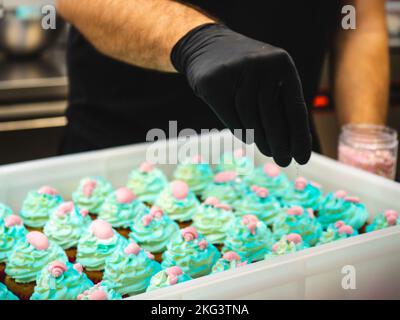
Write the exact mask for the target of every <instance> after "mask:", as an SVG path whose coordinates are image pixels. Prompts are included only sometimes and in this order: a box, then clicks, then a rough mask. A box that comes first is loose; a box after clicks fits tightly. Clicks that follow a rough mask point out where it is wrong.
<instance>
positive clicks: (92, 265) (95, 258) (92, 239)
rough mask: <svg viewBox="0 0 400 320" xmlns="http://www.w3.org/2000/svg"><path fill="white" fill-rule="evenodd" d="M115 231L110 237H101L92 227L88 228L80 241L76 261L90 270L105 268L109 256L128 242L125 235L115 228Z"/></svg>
mask: <svg viewBox="0 0 400 320" xmlns="http://www.w3.org/2000/svg"><path fill="white" fill-rule="evenodd" d="M113 232H114V235H113V236H112V237H111V238H110V239H99V238H97V237H96V236H95V235H94V234H93V232H92V230H91V227H88V228H86V230H85V231H84V233H83V234H82V236H81V238H80V239H79V242H78V253H77V256H76V261H77V262H79V263H81V264H82V265H83V266H84V267H85V269H86V270H89V271H99V270H104V268H105V265H106V260H107V258H109V257H110V256H111V255H112V254H113V253H114V252H115V251H116V250H120V249H121V248H123V247H124V246H125V245H126V244H127V240H126V239H125V238H124V237H122V236H121V235H120V234H119V233H117V232H116V231H115V230H113Z"/></svg>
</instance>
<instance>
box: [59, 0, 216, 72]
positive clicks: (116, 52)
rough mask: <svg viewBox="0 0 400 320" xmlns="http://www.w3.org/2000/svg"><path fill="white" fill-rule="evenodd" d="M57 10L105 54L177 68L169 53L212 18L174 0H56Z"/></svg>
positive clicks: (141, 63) (156, 66)
mask: <svg viewBox="0 0 400 320" xmlns="http://www.w3.org/2000/svg"><path fill="white" fill-rule="evenodd" d="M57 10H58V12H59V13H60V14H61V15H62V16H63V17H64V18H65V19H66V20H67V21H69V22H70V23H71V24H72V25H74V26H75V27H76V28H77V29H78V30H79V31H80V32H82V34H83V35H84V36H85V37H86V38H87V39H88V40H89V41H90V42H91V43H92V44H93V45H94V47H96V49H98V50H99V51H100V52H102V53H103V54H105V55H108V56H110V57H112V58H114V59H118V60H121V61H124V62H126V63H129V64H132V65H135V66H139V67H143V68H149V69H154V70H159V71H167V72H174V71H175V68H174V67H173V65H172V64H171V61H170V53H171V50H172V48H173V47H174V45H175V44H176V43H177V42H178V41H179V39H180V38H182V37H183V36H184V35H185V34H186V33H187V32H189V31H190V30H192V29H193V28H195V27H197V26H199V25H201V24H205V23H209V22H213V20H212V19H211V18H209V17H207V16H206V15H204V14H202V13H201V12H199V11H196V10H195V9H193V8H191V7H189V6H186V5H184V4H181V3H178V2H176V1H172V0H85V1H82V0H57Z"/></svg>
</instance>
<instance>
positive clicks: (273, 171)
mask: <svg viewBox="0 0 400 320" xmlns="http://www.w3.org/2000/svg"><path fill="white" fill-rule="evenodd" d="M264 172H265V174H266V175H267V176H269V177H271V178H275V177H277V176H279V175H280V174H281V169H280V168H279V167H278V166H277V165H276V164H274V163H266V164H265V165H264Z"/></svg>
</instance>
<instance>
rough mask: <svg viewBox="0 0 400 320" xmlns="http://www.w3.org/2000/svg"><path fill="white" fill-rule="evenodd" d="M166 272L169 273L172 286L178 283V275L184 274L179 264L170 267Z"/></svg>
mask: <svg viewBox="0 0 400 320" xmlns="http://www.w3.org/2000/svg"><path fill="white" fill-rule="evenodd" d="M165 272H166V273H167V275H168V282H169V284H170V285H171V286H172V285H174V284H177V283H178V277H179V276H180V275H182V274H183V271H182V269H181V268H179V267H177V266H175V267H171V268H168V269H167V270H165Z"/></svg>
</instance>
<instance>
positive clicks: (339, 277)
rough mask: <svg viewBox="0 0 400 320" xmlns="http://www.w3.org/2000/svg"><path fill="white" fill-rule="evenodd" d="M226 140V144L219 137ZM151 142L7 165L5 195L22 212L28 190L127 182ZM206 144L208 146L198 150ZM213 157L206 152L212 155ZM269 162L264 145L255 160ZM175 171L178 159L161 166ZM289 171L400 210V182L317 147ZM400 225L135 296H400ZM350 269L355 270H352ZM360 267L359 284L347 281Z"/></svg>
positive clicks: (2, 170)
mask: <svg viewBox="0 0 400 320" xmlns="http://www.w3.org/2000/svg"><path fill="white" fill-rule="evenodd" d="M229 137H230V133H228V132H226V131H225V132H222V133H220V134H213V135H210V136H206V135H205V136H202V137H201V138H200V139H193V140H192V141H191V143H192V144H197V146H198V147H201V148H203V147H202V146H207V145H209V144H207V143H211V148H207V150H205V151H206V152H208V153H212V152H213V151H215V150H220V149H219V148H218V147H217V146H218V143H223V141H226V139H227V138H228V140H229ZM180 144H182V142H177V141H176V140H170V141H168V142H166V141H161V140H160V141H158V142H156V144H155V145H152V150H153V151H154V150H155V146H157V147H158V148H159V150H160V151H166V153H165V154H168V155H170V154H175V152H176V151H177V148H178V147H179V145H180ZM219 146H221V144H219ZM149 150H150V149H149V145H148V144H140V145H135V146H128V147H119V148H113V149H109V150H102V151H95V152H89V153H82V154H78V155H70V156H63V157H58V158H50V159H46V160H39V161H32V162H26V163H21V164H16V165H6V166H2V167H0V202H5V203H7V204H9V205H10V206H11V207H12V208H13V209H14V210H16V211H17V212H18V209H19V207H20V205H21V201H22V200H23V199H24V197H25V196H26V193H27V192H28V191H29V190H31V189H35V188H37V187H38V186H41V185H43V184H48V185H52V186H54V187H56V188H57V189H58V190H59V191H60V193H61V194H62V195H63V197H64V198H65V199H68V198H69V196H70V195H71V192H72V191H73V190H74V189H75V188H76V186H77V184H78V181H79V179H80V178H81V177H83V176H87V175H102V176H104V177H106V178H107V179H110V181H112V183H113V184H114V186H115V187H117V186H122V185H124V184H125V183H126V179H127V176H128V173H129V171H130V170H131V169H132V168H133V167H135V166H137V165H138V164H139V163H141V162H142V161H144V160H145V159H146V153H147V152H149ZM199 150H201V151H204V148H203V149H199ZM207 156H208V158H209V154H206V157H205V158H207ZM265 161H270V160H269V159H268V158H265V157H264V156H263V155H262V154H260V153H259V152H258V151H257V152H256V153H255V163H256V164H258V165H259V164H262V163H264V162H265ZM160 168H161V169H162V170H164V171H165V172H166V173H167V174H169V176H171V174H172V171H173V168H174V166H172V165H160ZM284 171H285V172H286V173H287V174H288V175H289V177H290V178H291V179H293V178H295V177H296V176H297V175H304V176H305V177H307V178H309V179H311V180H315V181H317V182H319V183H321V184H322V186H323V190H324V192H329V191H335V190H337V189H345V190H347V191H348V192H349V193H350V194H352V195H355V196H359V197H360V198H361V200H362V201H363V202H364V203H365V205H366V207H367V209H368V210H369V212H370V214H371V217H370V218H372V217H373V216H374V215H375V214H376V213H377V212H378V210H384V209H396V210H399V209H400V208H399V201H398V199H399V198H400V184H398V183H395V182H393V181H390V180H388V179H384V178H382V177H379V176H376V175H373V174H370V173H368V172H365V171H362V170H359V169H357V168H353V167H350V166H347V165H344V164H341V163H339V162H337V161H334V160H330V159H328V158H326V157H323V156H320V155H317V154H313V155H312V157H311V160H310V162H309V164H307V165H306V166H302V167H299V166H298V165H295V164H293V165H291V166H290V167H288V168H285V169H284ZM399 243H400V226H396V227H390V228H387V229H385V230H381V231H376V232H372V233H368V234H363V235H360V236H357V237H352V238H349V239H345V240H341V241H336V242H334V243H330V244H327V245H322V246H319V247H315V248H311V249H306V250H303V251H300V252H297V253H294V254H290V255H286V256H282V257H279V258H274V259H271V260H269V261H261V262H257V263H254V264H251V265H248V266H244V267H242V268H239V269H237V270H233V271H227V272H223V273H219V274H215V275H210V276H206V277H202V278H199V279H195V280H192V281H189V282H186V283H182V284H179V285H176V286H173V287H170V288H165V289H161V290H156V291H154V292H150V293H145V294H142V295H139V296H135V297H131V298H130V299H139V298H140V299H239V298H243V299H250V298H253V299H313V298H319V299H360V298H363V299H366V298H369V299H373V298H376V299H385V298H386V299H399V298H400V271H399V270H400V246H399ZM349 270H350V271H349ZM349 272H353V276H354V277H355V284H356V289H351V288H348V287H346V285H343V281H344V280H343V279H345V278H344V277H345V276H346V275H348V274H349Z"/></svg>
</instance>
